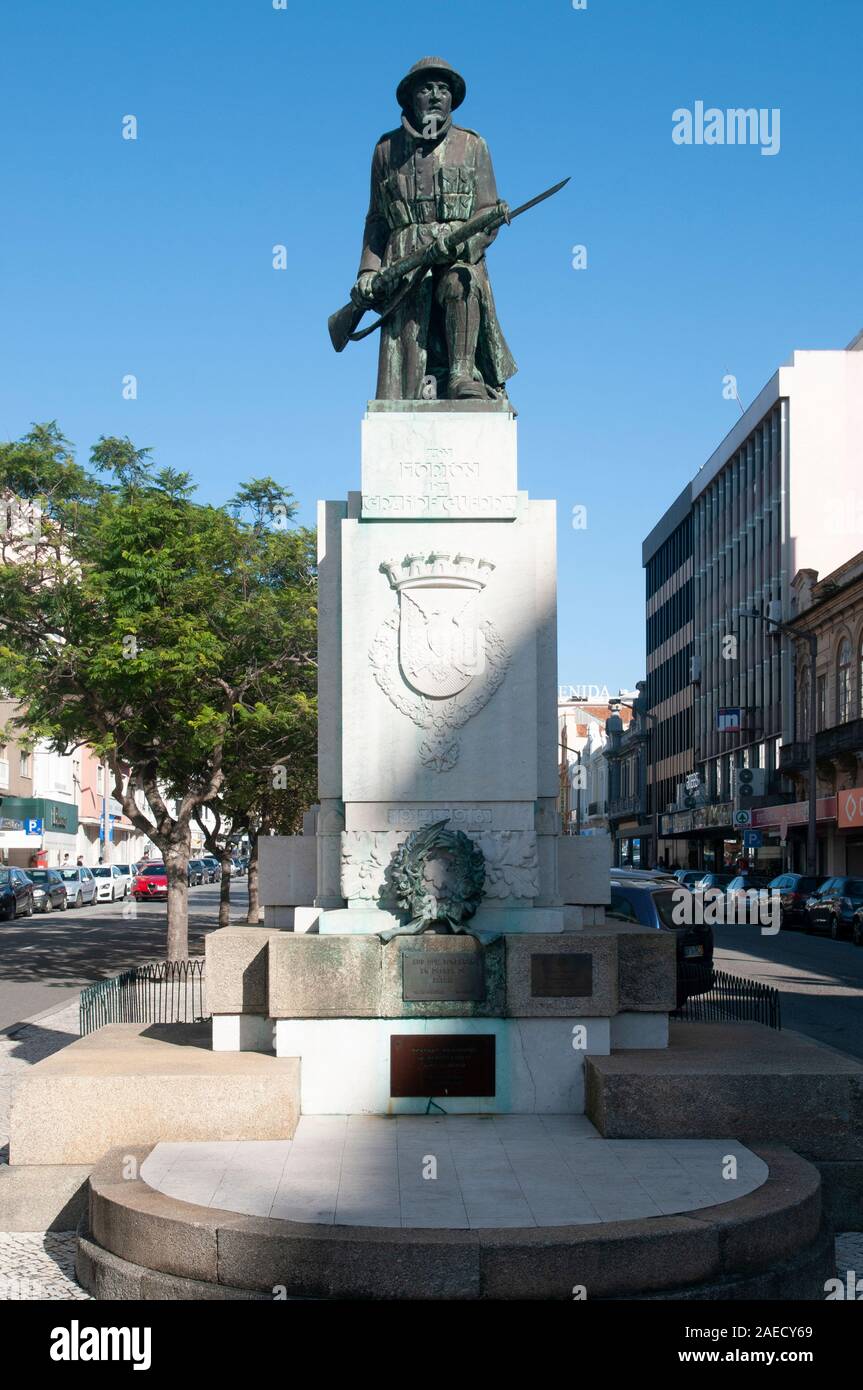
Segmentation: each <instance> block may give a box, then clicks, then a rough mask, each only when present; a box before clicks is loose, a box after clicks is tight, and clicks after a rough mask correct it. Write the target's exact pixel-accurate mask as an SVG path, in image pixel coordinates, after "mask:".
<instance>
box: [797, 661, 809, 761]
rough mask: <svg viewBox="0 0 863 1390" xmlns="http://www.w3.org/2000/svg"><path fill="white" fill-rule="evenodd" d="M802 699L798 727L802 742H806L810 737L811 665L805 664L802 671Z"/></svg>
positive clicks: (800, 688)
mask: <svg viewBox="0 0 863 1390" xmlns="http://www.w3.org/2000/svg"><path fill="white" fill-rule="evenodd" d="M798 689H799V691H800V699H799V701H798V709H799V712H800V713H799V718H798V727H797V737H798V739H799V740H800V742H801V743H805V742H806V741H807V739H808V738H809V667H808V666H804V667H802V669H801V671H800V684H799V686H798Z"/></svg>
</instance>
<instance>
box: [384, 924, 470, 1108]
mask: <svg viewBox="0 0 863 1390" xmlns="http://www.w3.org/2000/svg"><path fill="white" fill-rule="evenodd" d="M484 998H485V971H484V969H483V957H482V954H481V952H479V951H446V952H444V951H434V952H432V951H403V952H402V999H404V1000H405V1001H406V1002H408V1003H419V1002H421V1001H422V1000H430V999H445V1000H450V1001H453V1000H454V1001H457V1002H461V1001H468V1000H473V1001H477V1000H480V999H484ZM472 1094H473V1093H472Z"/></svg>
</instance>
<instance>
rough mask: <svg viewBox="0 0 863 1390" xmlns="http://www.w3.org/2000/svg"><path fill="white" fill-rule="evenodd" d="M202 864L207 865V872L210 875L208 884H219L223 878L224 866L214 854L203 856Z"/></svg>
mask: <svg viewBox="0 0 863 1390" xmlns="http://www.w3.org/2000/svg"><path fill="white" fill-rule="evenodd" d="M201 863H202V864H206V866H207V871H208V873H209V875H210V877H209V879H208V880H207V882H208V883H218V881H219V879H220V878H221V877H222V866H221V864H220V863H219V861H218V859H217V858H216V856H215V855H214V854H202V855H201Z"/></svg>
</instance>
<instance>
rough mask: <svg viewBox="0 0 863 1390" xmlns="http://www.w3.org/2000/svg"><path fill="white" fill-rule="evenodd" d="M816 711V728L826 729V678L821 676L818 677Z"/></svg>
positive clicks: (824, 675) (823, 675)
mask: <svg viewBox="0 0 863 1390" xmlns="http://www.w3.org/2000/svg"><path fill="white" fill-rule="evenodd" d="M817 689H818V709H817V710H816V719H817V721H818V722H817V728H819V729H826V727H827V676H826V674H822V675H820V676H819V677H818V687H817Z"/></svg>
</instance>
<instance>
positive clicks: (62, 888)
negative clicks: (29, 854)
mask: <svg viewBox="0 0 863 1390" xmlns="http://www.w3.org/2000/svg"><path fill="white" fill-rule="evenodd" d="M27 877H28V878H29V880H30V882H31V883H32V884H33V906H34V907H35V909H36V911H37V912H50V911H51V910H52V908H55V907H56V908H58V909H59V911H61V912H64V911H65V909H66V907H67V906H68V904H67V902H66V885H65V883H64V882H63V879H62V877H61V875H60V874H59V872H58V871H57V870H56V869H28V870H27Z"/></svg>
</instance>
